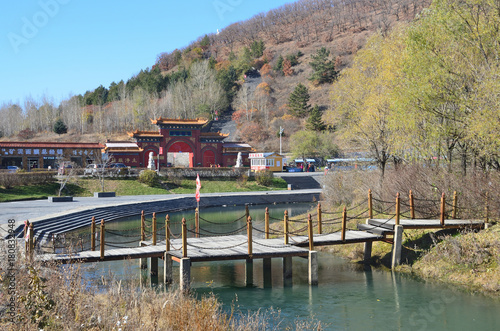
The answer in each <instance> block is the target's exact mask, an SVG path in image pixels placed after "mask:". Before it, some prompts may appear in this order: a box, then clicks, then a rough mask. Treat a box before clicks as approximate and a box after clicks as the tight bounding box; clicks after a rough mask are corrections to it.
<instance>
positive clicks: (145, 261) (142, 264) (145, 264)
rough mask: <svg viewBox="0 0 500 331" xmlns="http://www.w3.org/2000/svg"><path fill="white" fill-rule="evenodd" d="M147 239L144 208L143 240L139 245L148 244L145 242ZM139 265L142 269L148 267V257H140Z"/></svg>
mask: <svg viewBox="0 0 500 331" xmlns="http://www.w3.org/2000/svg"><path fill="white" fill-rule="evenodd" d="M145 240H146V216H145V215H144V210H141V242H140V243H139V247H141V246H144V245H145V244H146V243H145V242H144V241H145ZM139 266H140V268H141V269H147V268H148V259H147V258H140V259H139Z"/></svg>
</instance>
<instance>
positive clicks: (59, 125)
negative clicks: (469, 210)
mask: <svg viewBox="0 0 500 331" xmlns="http://www.w3.org/2000/svg"><path fill="white" fill-rule="evenodd" d="M54 132H55V133H57V134H59V135H61V134H63V133H67V132H68V127H67V126H66V124H64V122H63V120H62V119H61V118H58V119H57V121H56V122H55V123H54Z"/></svg>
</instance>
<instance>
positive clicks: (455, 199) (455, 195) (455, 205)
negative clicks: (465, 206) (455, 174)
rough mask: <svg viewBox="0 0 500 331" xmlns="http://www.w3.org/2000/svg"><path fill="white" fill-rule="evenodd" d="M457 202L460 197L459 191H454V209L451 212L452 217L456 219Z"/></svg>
mask: <svg viewBox="0 0 500 331" xmlns="http://www.w3.org/2000/svg"><path fill="white" fill-rule="evenodd" d="M457 202H458V197H457V191H454V192H453V210H452V212H451V218H453V219H454V220H455V219H457Z"/></svg>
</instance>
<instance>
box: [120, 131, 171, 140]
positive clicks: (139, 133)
mask: <svg viewBox="0 0 500 331" xmlns="http://www.w3.org/2000/svg"><path fill="white" fill-rule="evenodd" d="M127 134H128V135H129V136H130V137H156V138H162V137H163V135H162V134H160V133H159V132H158V131H139V130H135V131H134V132H127Z"/></svg>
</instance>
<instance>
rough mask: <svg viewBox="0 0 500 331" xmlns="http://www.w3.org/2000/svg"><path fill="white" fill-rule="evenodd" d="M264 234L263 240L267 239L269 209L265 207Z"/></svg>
mask: <svg viewBox="0 0 500 331" xmlns="http://www.w3.org/2000/svg"><path fill="white" fill-rule="evenodd" d="M264 232H265V238H266V239H269V207H266V213H265V216H264Z"/></svg>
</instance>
